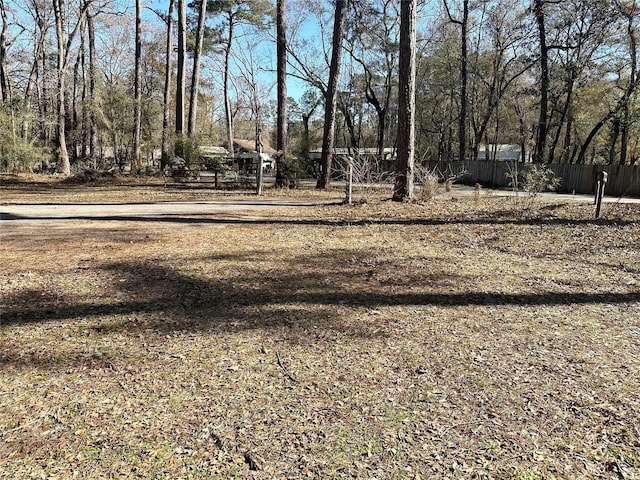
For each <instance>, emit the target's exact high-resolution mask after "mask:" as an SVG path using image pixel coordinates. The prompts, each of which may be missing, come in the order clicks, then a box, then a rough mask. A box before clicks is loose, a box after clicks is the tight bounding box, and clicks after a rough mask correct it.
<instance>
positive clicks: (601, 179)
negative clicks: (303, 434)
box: [595, 170, 609, 220]
mask: <svg viewBox="0 0 640 480" xmlns="http://www.w3.org/2000/svg"><path fill="white" fill-rule="evenodd" d="M608 176H609V174H608V173H607V172H605V171H602V170H601V171H599V172H598V174H597V176H596V179H597V182H596V198H595V204H596V220H597V219H598V218H600V206H601V205H602V197H603V196H604V186H605V185H606V183H607V177H608Z"/></svg>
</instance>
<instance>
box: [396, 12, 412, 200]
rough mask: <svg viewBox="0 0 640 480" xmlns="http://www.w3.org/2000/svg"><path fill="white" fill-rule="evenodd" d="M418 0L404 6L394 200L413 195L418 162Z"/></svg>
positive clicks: (401, 20)
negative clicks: (416, 139) (415, 165)
mask: <svg viewBox="0 0 640 480" xmlns="http://www.w3.org/2000/svg"><path fill="white" fill-rule="evenodd" d="M415 95H416V0H405V1H403V2H402V3H401V5H400V59H399V71H398V159H397V163H396V180H395V185H394V188H393V200H395V201H406V200H411V198H413V174H414V172H413V170H414V161H415V158H414V157H415V114H416V112H415Z"/></svg>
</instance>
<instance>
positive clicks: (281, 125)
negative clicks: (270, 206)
mask: <svg viewBox="0 0 640 480" xmlns="http://www.w3.org/2000/svg"><path fill="white" fill-rule="evenodd" d="M286 9H287V2H286V0H277V2H276V55H277V85H278V111H277V119H276V149H277V150H278V157H277V158H278V160H277V162H278V165H277V170H276V186H279V187H281V186H282V185H283V184H284V174H285V171H284V169H285V168H286V155H287V12H286Z"/></svg>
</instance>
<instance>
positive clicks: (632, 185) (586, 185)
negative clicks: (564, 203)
mask: <svg viewBox="0 0 640 480" xmlns="http://www.w3.org/2000/svg"><path fill="white" fill-rule="evenodd" d="M531 165H532V164H530V163H518V164H517V168H518V170H519V171H520V172H522V171H524V170H526V169H527V168H530V167H531ZM548 167H549V168H550V169H551V170H553V172H554V174H555V175H556V176H557V177H559V178H560V179H561V184H560V187H559V188H558V191H560V192H566V193H582V194H590V193H594V188H595V179H596V174H597V173H598V172H599V171H601V170H603V171H605V172H607V173H608V174H609V178H608V180H607V185H606V188H605V194H606V195H612V196H625V197H640V166H636V165H570V164H559V163H552V164H549V165H548ZM430 168H431V169H432V170H433V169H436V168H437V169H439V170H440V171H442V172H446V171H450V172H454V173H456V172H466V173H465V175H464V179H463V182H464V183H470V184H474V183H479V184H481V185H483V186H487V187H499V188H508V187H509V186H510V182H511V180H510V175H511V172H512V170H513V168H514V164H513V163H512V162H487V161H485V160H479V161H476V162H447V163H446V164H443V163H440V164H432V165H430Z"/></svg>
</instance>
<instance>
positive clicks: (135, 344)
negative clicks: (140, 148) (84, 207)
mask: <svg viewBox="0 0 640 480" xmlns="http://www.w3.org/2000/svg"><path fill="white" fill-rule="evenodd" d="M140 188H142V187H140ZM146 188H150V187H146ZM129 190H132V189H131V188H129ZM102 191H103V190H101V192H102ZM108 191H109V189H108V188H106V187H105V188H104V192H103V194H104V195H108V194H109V193H108ZM12 195H14V196H16V197H19V198H25V199H26V200H25V202H26V201H28V199H31V200H34V199H33V196H30V195H29V192H28V191H25V192H22V193H20V195H18V193H12ZM78 195H82V193H80V191H79V190H76V189H74V190H73V198H77V196H78ZM139 195H140V194H139ZM148 195H149V196H153V191H152V190H149V193H148ZM209 195H213V194H212V193H209ZM12 198H13V197H12ZM91 198H92V200H93V201H95V200H98V199H99V198H100V197H99V196H98V193H96V192H93V193H92V197H91ZM333 203H335V202H333ZM592 216H593V212H592V206H589V205H586V204H581V203H563V204H558V203H557V202H556V203H549V204H545V205H544V208H542V206H541V207H540V208H537V209H535V210H533V211H529V212H526V216H523V215H522V212H519V211H516V210H514V209H510V208H505V202H504V200H503V199H499V198H493V197H482V198H481V199H479V200H478V199H473V198H459V199H458V201H456V202H451V200H450V199H448V198H445V197H440V198H435V199H434V200H432V201H430V202H429V203H427V204H424V205H420V204H401V205H398V204H394V203H391V202H385V201H380V200H370V201H369V203H368V204H360V205H357V206H340V205H336V204H326V205H317V206H314V207H301V208H298V209H292V210H278V209H274V210H273V211H269V212H262V213H260V220H261V221H256V214H255V213H253V214H251V217H250V218H247V219H246V220H244V221H243V220H242V216H240V218H239V220H240V221H236V222H234V223H232V224H227V225H220V224H218V223H213V222H206V221H205V220H206V218H204V219H201V220H202V221H200V222H194V221H193V220H190V221H189V222H186V221H185V222H183V223H179V224H178V225H179V228H176V225H175V224H167V223H161V222H158V223H153V222H135V221H121V222H117V221H110V222H108V224H107V222H103V221H98V220H95V221H86V220H85V221H75V222H67V223H65V224H64V225H63V227H60V226H58V227H57V228H56V229H55V230H50V229H47V228H44V229H38V228H34V227H30V228H28V229H25V230H24V231H20V229H19V228H17V227H11V228H10V229H8V230H7V231H5V232H4V233H3V241H2V242H1V244H0V258H1V260H2V264H3V266H4V268H3V271H2V273H1V274H0V291H1V292H2V298H3V300H2V309H3V310H2V317H1V318H2V322H1V324H2V325H1V327H0V342H1V345H2V350H1V353H0V362H1V363H2V369H1V370H0V372H1V373H0V477H2V478H31V477H38V476H40V477H46V478H71V477H73V476H77V477H79V478H106V477H115V476H124V477H139V478H347V477H351V478H500V479H528V478H547V479H550V478H558V479H560V478H639V477H640V443H639V442H640V424H639V423H638V419H639V418H640V393H639V392H640V380H639V379H640V360H639V358H638V352H639V351H640V290H639V289H640V287H639V283H638V282H639V280H640V258H639V255H638V246H639V245H640V227H639V223H638V222H639V221H640V208H639V207H638V206H637V205H622V204H619V205H607V210H606V211H605V212H604V215H603V217H604V219H603V220H600V221H593V220H592V219H591V218H592ZM176 222H180V218H177V219H176ZM58 225H59V224H58Z"/></svg>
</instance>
